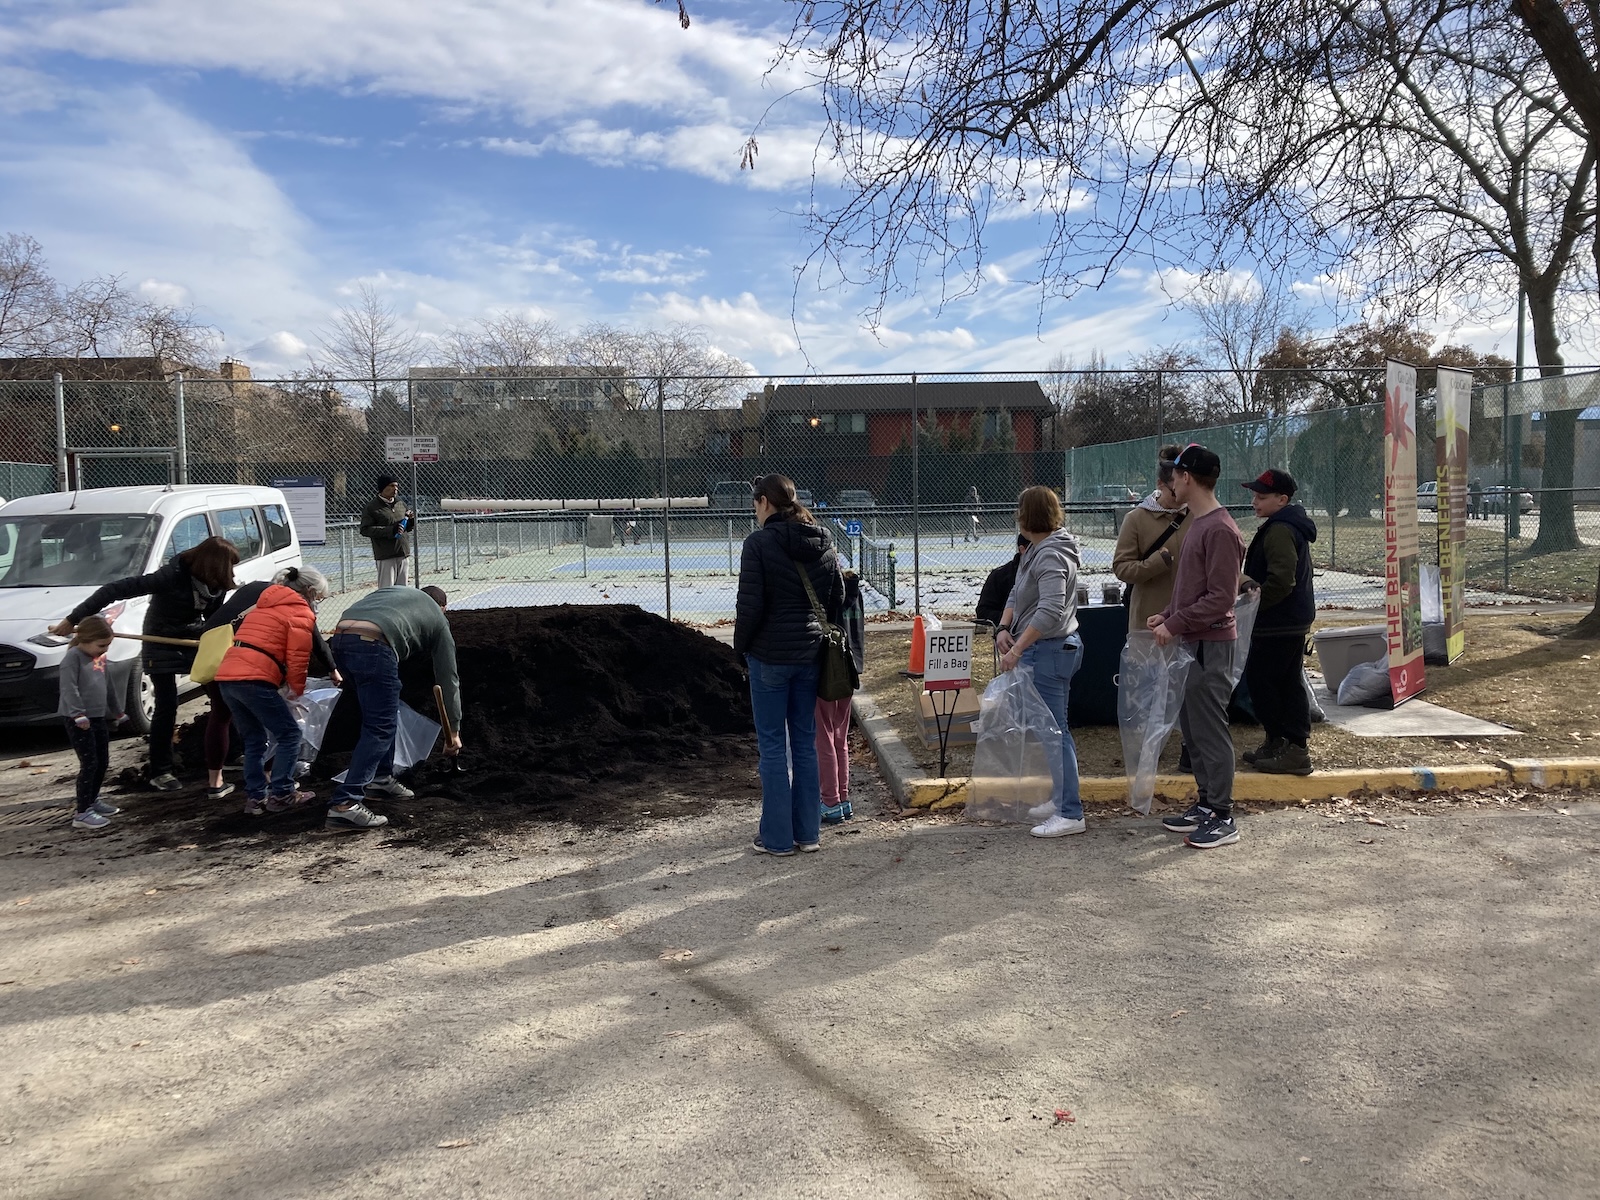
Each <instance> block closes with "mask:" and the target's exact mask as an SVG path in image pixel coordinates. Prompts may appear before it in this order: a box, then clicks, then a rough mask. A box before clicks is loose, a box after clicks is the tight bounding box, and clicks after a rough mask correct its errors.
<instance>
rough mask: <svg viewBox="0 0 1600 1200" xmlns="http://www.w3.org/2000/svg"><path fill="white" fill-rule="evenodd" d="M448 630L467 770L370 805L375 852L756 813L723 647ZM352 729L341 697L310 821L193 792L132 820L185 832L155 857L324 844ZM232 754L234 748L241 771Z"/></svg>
mask: <svg viewBox="0 0 1600 1200" xmlns="http://www.w3.org/2000/svg"><path fill="white" fill-rule="evenodd" d="M448 615H449V619H450V627H451V630H452V631H453V633H454V636H455V642H456V665H457V669H458V672H459V674H460V678H461V704H462V713H463V719H462V729H461V735H462V741H463V743H464V747H465V748H464V750H463V753H462V755H461V760H460V762H461V766H462V769H461V770H460V771H459V772H456V771H452V770H450V769H449V763H448V760H446V759H444V758H443V757H442V756H441V755H440V754H438V753H437V752H435V754H434V755H433V756H432V757H431V758H430V759H429V760H428V761H427V762H426V763H424V764H422V765H420V766H418V767H417V768H416V769H415V770H414V771H413V772H411V774H410V775H409V776H408V777H406V778H407V779H408V782H409V783H410V785H411V787H412V788H414V789H415V791H416V793H417V795H416V797H415V799H412V800H405V801H389V800H382V801H378V802H376V803H375V804H374V807H375V808H376V809H377V810H378V811H380V812H382V813H384V814H385V815H386V816H388V817H389V820H390V828H389V829H387V830H385V831H384V832H383V834H382V835H380V836H398V837H400V838H403V839H405V840H407V841H412V842H419V843H422V844H425V845H432V846H437V847H441V848H451V847H455V846H461V845H471V844H472V843H473V842H474V841H478V840H481V839H482V838H483V837H484V836H486V835H488V834H491V833H493V832H495V831H498V830H502V829H504V828H505V827H506V825H507V823H508V822H517V821H522V820H528V819H533V820H569V821H574V822H577V823H579V824H583V825H608V826H625V825H628V824H633V823H635V822H637V821H638V820H641V819H642V820H655V819H660V818H665V817H672V816H679V815H687V814H690V813H695V812H699V811H702V810H703V809H704V808H706V807H707V806H708V805H710V804H711V803H714V802H717V801H720V800H740V801H748V800H752V799H758V798H759V783H758V782H757V779H756V773H755V767H756V759H757V755H756V748H755V735H754V732H753V727H752V723H751V717H750V694H749V690H748V685H747V683H746V682H745V675H744V668H743V666H742V665H741V664H740V662H739V660H738V658H737V657H736V656H735V655H734V653H733V651H732V649H730V648H729V647H728V646H727V645H725V644H723V643H721V642H718V641H716V640H714V639H712V638H709V637H707V636H705V635H704V634H702V633H698V632H696V631H695V630H693V629H689V628H687V627H685V626H682V625H675V624H673V623H672V622H670V621H666V620H664V619H662V618H661V617H658V616H654V615H652V614H650V613H647V612H645V611H643V610H642V609H640V608H637V607H635V606H633V605H585V606H577V605H562V606H560V607H555V608H495V609H472V610H460V611H456V612H451V613H449V614H448ZM401 679H402V699H403V700H404V701H405V702H406V703H407V704H409V705H411V707H412V708H414V709H416V710H417V711H418V712H420V713H425V714H427V715H428V716H430V717H436V716H437V712H436V709H435V706H434V702H433V682H434V681H433V667H432V663H431V662H428V661H425V660H415V659H413V660H411V661H409V662H407V663H406V664H404V665H403V667H402V673H401ZM360 719H361V718H360V708H359V705H358V704H357V703H356V697H355V693H354V689H346V692H345V694H344V696H343V697H342V698H341V699H340V701H339V705H338V707H337V708H336V709H335V711H334V714H333V717H332V719H331V720H330V722H329V726H328V730H327V734H326V736H325V738H324V740H323V746H322V751H321V753H319V754H318V755H317V757H316V761H315V763H314V764H313V769H312V775H311V777H310V779H309V780H307V781H306V782H307V784H308V785H309V786H310V787H312V788H313V789H314V790H315V791H316V793H317V796H318V803H317V804H315V805H312V806H311V807H310V808H309V809H307V810H304V811H296V812H292V813H285V814H282V815H280V816H275V817H270V818H259V817H245V816H243V815H242V814H241V813H239V811H238V799H237V798H238V797H240V796H242V793H243V789H242V788H241V789H240V790H239V791H238V792H236V793H235V794H234V796H232V797H229V798H228V799H227V800H226V801H223V802H220V803H216V804H211V803H208V802H207V801H206V800H205V799H204V795H205V793H204V791H203V790H199V791H198V795H196V794H195V793H194V791H189V792H186V793H183V794H179V793H173V794H171V795H170V796H165V795H159V794H151V795H148V796H146V797H142V798H141V802H140V803H141V811H145V810H149V812H150V815H151V816H152V817H157V819H158V820H160V821H161V822H162V823H163V824H167V822H169V821H171V822H177V823H180V824H182V825H186V826H188V828H187V829H185V830H180V829H178V828H174V827H172V826H171V825H169V826H168V828H166V829H165V830H164V831H163V833H164V836H162V837H161V838H160V841H161V842H163V843H164V842H167V841H173V840H191V839H192V840H199V841H206V840H210V839H211V838H220V837H228V836H240V835H244V834H250V833H266V834H268V835H269V836H270V835H274V834H297V833H306V832H310V831H312V830H315V829H320V828H321V824H322V816H323V812H324V805H323V803H322V802H323V801H324V800H325V799H326V797H327V796H328V795H329V794H330V793H331V792H332V790H333V787H334V786H335V785H334V784H332V783H331V782H330V779H331V777H332V776H333V775H335V774H338V773H339V772H341V771H343V770H344V768H345V766H346V765H347V764H348V762H349V758H350V750H351V748H352V747H353V746H354V745H355V740H356V735H357V732H358V730H359V726H360ZM203 729H204V718H203V717H202V718H201V719H200V720H198V721H195V722H193V723H192V724H191V725H189V726H186V727H184V728H183V729H182V730H181V731H180V734H179V754H180V769H181V770H182V773H183V774H184V775H185V776H188V777H191V778H197V777H198V776H199V773H200V767H201V765H202V762H203V759H202V755H201V738H202V734H203ZM238 742H239V739H238V736H237V734H235V737H234V749H233V754H232V755H231V756H230V757H232V758H233V759H235V760H237V758H238V754H239V751H238ZM234 778H235V780H236V781H237V779H236V777H234ZM129 782H130V783H131V780H130V781H129ZM158 813H159V816H158ZM197 825H198V827H196V826H197Z"/></svg>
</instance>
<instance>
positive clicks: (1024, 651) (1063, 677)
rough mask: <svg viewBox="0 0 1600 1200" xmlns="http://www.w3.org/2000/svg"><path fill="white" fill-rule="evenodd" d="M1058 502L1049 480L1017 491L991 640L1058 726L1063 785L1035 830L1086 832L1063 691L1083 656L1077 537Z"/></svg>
mask: <svg viewBox="0 0 1600 1200" xmlns="http://www.w3.org/2000/svg"><path fill="white" fill-rule="evenodd" d="M1066 523H1067V520H1066V517H1065V515H1064V514H1063V513H1062V511H1061V501H1060V500H1059V499H1058V498H1057V496H1056V494H1055V492H1053V491H1051V490H1050V489H1049V488H1047V487H1031V488H1028V489H1026V490H1025V491H1024V492H1023V493H1022V494H1021V495H1020V496H1018V497H1017V528H1018V530H1020V531H1021V533H1022V535H1023V536H1024V537H1025V538H1027V539H1028V542H1029V545H1028V548H1027V549H1026V550H1024V551H1023V552H1022V563H1021V565H1019V566H1018V567H1017V582H1016V583H1015V584H1014V585H1013V586H1012V588H1011V595H1010V596H1009V597H1008V598H1007V599H1006V610H1005V613H1004V614H1003V615H1002V617H1001V618H1000V625H1001V628H1000V630H999V632H998V633H996V635H995V645H996V646H997V647H999V649H1000V651H1001V654H1002V655H1003V657H1002V658H1001V659H1000V669H1001V670H1002V671H1010V670H1013V669H1015V668H1016V667H1017V666H1019V665H1021V666H1026V667H1029V668H1031V670H1032V671H1033V683H1034V686H1035V687H1037V688H1038V689H1039V695H1041V696H1042V697H1044V702H1045V704H1046V705H1047V706H1048V707H1049V709H1050V712H1051V714H1052V715H1053V716H1054V717H1055V719H1056V724H1057V725H1058V726H1060V728H1061V768H1062V769H1061V790H1060V791H1059V792H1058V793H1057V794H1056V795H1054V796H1052V797H1051V798H1050V802H1049V803H1048V804H1041V805H1039V806H1038V807H1037V808H1035V809H1034V810H1033V812H1032V814H1031V815H1032V816H1034V817H1036V818H1038V819H1039V820H1040V821H1041V824H1039V825H1036V826H1034V828H1033V829H1032V830H1031V832H1032V834H1033V836H1034V837H1065V836H1067V835H1068V834H1072V833H1082V832H1083V831H1084V820H1083V800H1082V798H1081V797H1080V796H1079V795H1078V748H1077V746H1076V745H1075V744H1074V743H1073V741H1072V731H1071V730H1069V729H1068V728H1067V695H1068V692H1069V691H1070V689H1071V687H1072V677H1073V676H1074V675H1076V674H1077V673H1078V667H1079V665H1080V664H1081V663H1082V662H1083V641H1082V639H1081V638H1080V637H1079V636H1078V602H1077V592H1078V542H1077V539H1076V538H1074V537H1073V536H1072V535H1071V534H1070V533H1068V532H1067V531H1066V529H1065V528H1064V526H1065V525H1066Z"/></svg>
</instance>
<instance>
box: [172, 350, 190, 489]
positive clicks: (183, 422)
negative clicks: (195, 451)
mask: <svg viewBox="0 0 1600 1200" xmlns="http://www.w3.org/2000/svg"><path fill="white" fill-rule="evenodd" d="M173 391H174V397H173V403H174V404H175V405H176V407H177V433H178V482H179V483H180V484H183V483H188V482H189V428H188V426H189V422H188V418H187V416H186V415H185V413H184V408H183V372H182V371H179V372H178V375H177V387H176V388H174V389H173Z"/></svg>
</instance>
